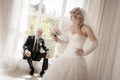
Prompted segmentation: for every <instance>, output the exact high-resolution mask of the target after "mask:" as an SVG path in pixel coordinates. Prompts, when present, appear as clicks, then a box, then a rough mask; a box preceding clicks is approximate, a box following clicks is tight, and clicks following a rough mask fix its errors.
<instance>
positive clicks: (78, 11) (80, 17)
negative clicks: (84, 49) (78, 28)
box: [70, 7, 84, 24]
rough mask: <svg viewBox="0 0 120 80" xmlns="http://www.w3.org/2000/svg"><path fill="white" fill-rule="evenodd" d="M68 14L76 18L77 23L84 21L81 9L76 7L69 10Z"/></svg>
mask: <svg viewBox="0 0 120 80" xmlns="http://www.w3.org/2000/svg"><path fill="white" fill-rule="evenodd" d="M70 14H71V15H72V16H73V17H74V18H75V19H76V20H77V24H80V23H82V22H84V14H83V9H81V8H79V7H76V8H74V9H72V10H71V11H70Z"/></svg>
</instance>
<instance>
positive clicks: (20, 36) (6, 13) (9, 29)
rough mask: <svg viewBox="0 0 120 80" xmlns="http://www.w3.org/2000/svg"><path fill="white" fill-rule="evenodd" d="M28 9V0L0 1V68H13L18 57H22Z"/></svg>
mask: <svg viewBox="0 0 120 80" xmlns="http://www.w3.org/2000/svg"><path fill="white" fill-rule="evenodd" d="M28 10H29V0H1V1H0V12H1V15H0V18H1V21H2V22H1V23H2V25H0V30H1V31H0V32H1V33H2V35H0V36H1V39H2V40H1V43H2V44H1V45H0V47H1V53H0V55H1V62H0V63H1V65H2V68H5V69H14V68H16V66H17V61H18V60H19V58H22V56H21V54H22V45H23V44H22V42H23V40H24V37H25V35H24V34H25V31H26V28H27V21H28V12H29V11H28ZM20 56H21V57H20Z"/></svg>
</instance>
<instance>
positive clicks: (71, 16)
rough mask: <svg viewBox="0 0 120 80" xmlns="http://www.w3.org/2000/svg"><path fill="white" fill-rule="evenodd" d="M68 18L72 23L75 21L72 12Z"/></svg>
mask: <svg viewBox="0 0 120 80" xmlns="http://www.w3.org/2000/svg"><path fill="white" fill-rule="evenodd" d="M70 20H71V21H72V22H73V24H75V23H76V19H75V17H74V16H73V15H72V14H71V15H70Z"/></svg>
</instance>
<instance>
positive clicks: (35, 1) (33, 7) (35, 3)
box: [30, 0, 41, 13]
mask: <svg viewBox="0 0 120 80" xmlns="http://www.w3.org/2000/svg"><path fill="white" fill-rule="evenodd" d="M40 4H41V3H40V0H31V2H30V12H32V13H34V12H37V11H39V6H40Z"/></svg>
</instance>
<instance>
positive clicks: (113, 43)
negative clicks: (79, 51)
mask: <svg viewBox="0 0 120 80" xmlns="http://www.w3.org/2000/svg"><path fill="white" fill-rule="evenodd" d="M119 5H120V1H119V0H86V3H85V5H84V8H85V9H86V11H87V14H88V18H89V20H88V23H89V25H90V26H92V28H93V30H94V32H95V34H96V36H97V38H98V41H99V46H98V48H97V49H96V50H95V51H94V52H93V54H90V55H89V56H87V57H86V59H87V61H88V66H89V72H90V76H89V80H119V79H120V77H119V75H120V72H119V68H118V67H119V66H120V64H119V63H118V62H119V61H120V59H119V58H120V57H118V56H117V55H118V52H119V50H118V47H119V46H120V44H119V41H118V40H119V34H120V32H119V30H120V27H119V25H120V23H119V22H120V20H119V19H120V11H119V8H120V6H119ZM116 58H117V59H116ZM116 68H117V69H116Z"/></svg>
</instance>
